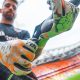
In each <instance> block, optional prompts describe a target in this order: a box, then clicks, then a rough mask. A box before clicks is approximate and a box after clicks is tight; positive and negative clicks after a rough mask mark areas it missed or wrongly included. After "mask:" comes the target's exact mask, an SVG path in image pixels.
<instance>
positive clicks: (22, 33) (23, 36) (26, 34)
mask: <svg viewBox="0 0 80 80" xmlns="http://www.w3.org/2000/svg"><path fill="white" fill-rule="evenodd" d="M14 31H15V32H16V33H17V34H18V35H19V36H20V37H21V39H27V38H30V34H29V32H28V31H27V30H23V29H19V28H14Z"/></svg>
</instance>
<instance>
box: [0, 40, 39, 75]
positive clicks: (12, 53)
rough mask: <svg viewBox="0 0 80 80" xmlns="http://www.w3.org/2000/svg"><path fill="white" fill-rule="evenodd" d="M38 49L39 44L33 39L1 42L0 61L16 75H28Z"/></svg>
mask: <svg viewBox="0 0 80 80" xmlns="http://www.w3.org/2000/svg"><path fill="white" fill-rule="evenodd" d="M32 46H34V47H32ZM36 50H37V45H36V44H35V43H34V42H33V41H32V40H31V39H28V40H26V41H22V40H19V39H18V40H12V41H6V42H0V62H1V63H2V64H3V65H4V66H6V67H7V68H8V69H9V70H10V71H11V72H12V73H14V74H15V75H26V74H29V73H30V72H31V61H33V60H34V58H35V54H34V53H35V51H36Z"/></svg>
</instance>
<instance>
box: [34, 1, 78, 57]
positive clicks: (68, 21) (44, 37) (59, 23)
mask: <svg viewBox="0 0 80 80" xmlns="http://www.w3.org/2000/svg"><path fill="white" fill-rule="evenodd" d="M57 3H58V2H57ZM57 3H56V5H57ZM56 5H55V7H56V10H57V11H56V10H53V15H51V17H49V18H47V19H46V20H45V21H44V22H42V23H41V25H39V26H37V28H36V29H35V31H34V34H33V37H35V38H37V39H38V42H37V43H38V46H39V47H38V50H37V51H36V58H37V57H38V56H39V55H40V54H41V52H42V50H43V48H44V46H45V44H46V43H47V41H48V40H49V38H51V37H54V36H56V35H58V34H60V33H62V32H65V31H68V30H70V29H71V28H72V25H73V23H74V21H75V19H76V17H77V15H78V10H79V9H78V8H77V7H75V6H74V5H73V4H71V3H67V2H65V6H66V8H64V11H63V10H61V11H62V12H61V14H59V12H58V11H60V10H59V9H60V7H59V6H56ZM60 6H61V5H60ZM54 9H55V8H54ZM62 9H63V8H62ZM63 12H64V13H63ZM53 17H54V18H53ZM38 27H39V28H38ZM35 32H36V34H35ZM38 33H40V34H38ZM37 35H38V37H36V36H37Z"/></svg>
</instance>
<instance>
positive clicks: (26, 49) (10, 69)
mask: <svg viewBox="0 0 80 80" xmlns="http://www.w3.org/2000/svg"><path fill="white" fill-rule="evenodd" d="M72 2H73V1H72ZM79 3H80V2H79ZM69 5H70V6H71V7H72V8H70V9H71V10H70V11H71V13H72V14H70V15H71V16H72V17H71V19H70V21H71V22H72V21H73V20H75V18H76V15H77V14H78V11H77V8H76V7H75V6H74V5H73V4H70V3H69ZM17 7H18V2H17V0H4V2H3V6H2V9H1V11H0V12H1V13H2V19H1V22H0V41H1V42H0V79H1V80H37V78H36V76H35V74H34V73H33V72H32V71H31V62H32V61H33V60H34V59H35V58H37V57H38V56H39V55H40V53H41V51H42V49H43V48H44V46H45V44H46V42H47V40H48V39H49V38H51V37H53V36H55V35H57V34H60V33H61V32H64V31H66V30H68V29H70V28H71V26H70V24H69V26H67V27H68V29H65V30H61V31H60V32H59V31H58V29H57V31H55V29H54V28H56V26H57V24H58V23H60V21H61V20H62V19H63V16H60V17H59V20H56V18H54V20H53V17H52V16H51V17H49V18H48V19H46V20H45V21H44V22H43V23H41V24H40V25H39V26H37V27H36V28H35V32H34V34H33V37H32V38H31V39H30V36H29V33H28V32H27V31H25V30H19V29H16V28H14V26H13V22H14V19H15V17H16V10H17ZM55 14H57V13H56V12H55ZM73 14H74V16H73ZM65 16H67V15H66V13H65V14H64V17H65ZM61 18H62V19H61ZM54 21H55V22H54ZM58 21H59V22H58ZM53 23H54V24H55V25H54V24H53ZM71 24H73V22H72V23H71ZM52 25H53V26H52ZM61 27H62V26H61ZM46 35H48V36H46Z"/></svg>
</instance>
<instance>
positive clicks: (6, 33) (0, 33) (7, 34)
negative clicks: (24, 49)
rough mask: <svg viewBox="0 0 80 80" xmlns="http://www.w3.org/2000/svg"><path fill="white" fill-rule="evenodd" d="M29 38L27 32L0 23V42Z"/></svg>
mask: <svg viewBox="0 0 80 80" xmlns="http://www.w3.org/2000/svg"><path fill="white" fill-rule="evenodd" d="M28 38H30V34H29V33H28V31H25V30H20V29H18V28H15V27H14V26H13V25H10V24H3V23H0V41H8V40H13V39H22V40H27V39H28Z"/></svg>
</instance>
